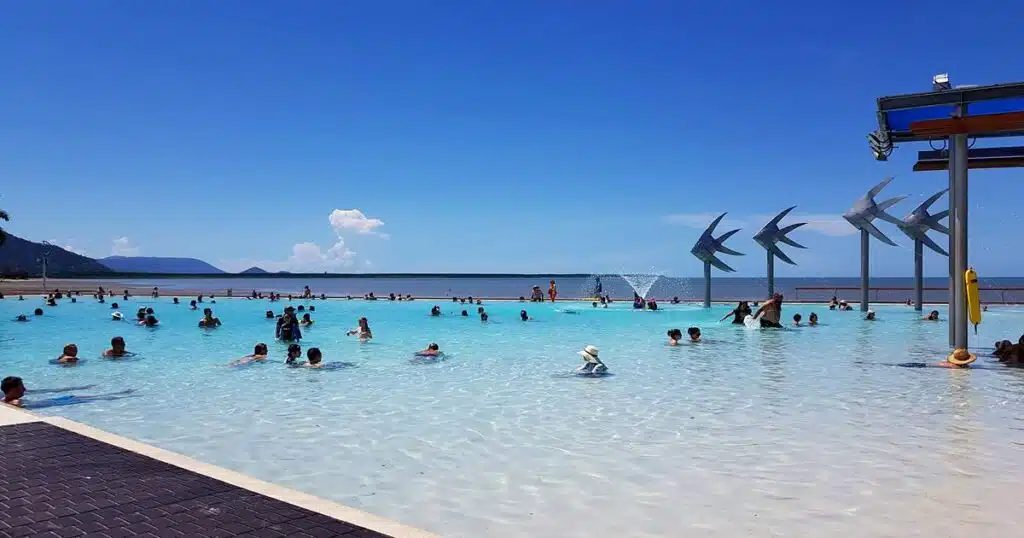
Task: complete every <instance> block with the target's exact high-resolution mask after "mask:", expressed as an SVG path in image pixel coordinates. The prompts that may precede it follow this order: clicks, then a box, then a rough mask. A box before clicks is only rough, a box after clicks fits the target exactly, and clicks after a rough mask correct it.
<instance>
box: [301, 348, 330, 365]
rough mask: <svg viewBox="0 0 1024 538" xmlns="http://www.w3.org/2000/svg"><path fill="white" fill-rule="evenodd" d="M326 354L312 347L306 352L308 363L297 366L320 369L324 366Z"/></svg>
mask: <svg viewBox="0 0 1024 538" xmlns="http://www.w3.org/2000/svg"><path fill="white" fill-rule="evenodd" d="M323 358H324V354H323V353H321V352H320V348H318V347H311V348H309V349H307V350H306V362H303V363H300V364H297V365H296V366H299V367H302V368H320V367H322V366H323Z"/></svg>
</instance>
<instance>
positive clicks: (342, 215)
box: [328, 209, 388, 239]
mask: <svg viewBox="0 0 1024 538" xmlns="http://www.w3.org/2000/svg"><path fill="white" fill-rule="evenodd" d="M328 220H330V222H331V227H332V228H334V232H335V233H337V234H338V235H341V234H342V233H344V232H346V231H348V230H353V231H356V232H359V233H361V234H371V235H379V236H380V237H383V238H385V239H386V238H387V237H388V236H387V234H383V233H380V232H378V231H377V228H380V227H381V226H383V225H384V221H382V220H380V219H371V218H369V217H367V216H366V215H364V214H363V212H362V211H360V210H358V209H335V210H334V211H331V215H330V216H329V217H328Z"/></svg>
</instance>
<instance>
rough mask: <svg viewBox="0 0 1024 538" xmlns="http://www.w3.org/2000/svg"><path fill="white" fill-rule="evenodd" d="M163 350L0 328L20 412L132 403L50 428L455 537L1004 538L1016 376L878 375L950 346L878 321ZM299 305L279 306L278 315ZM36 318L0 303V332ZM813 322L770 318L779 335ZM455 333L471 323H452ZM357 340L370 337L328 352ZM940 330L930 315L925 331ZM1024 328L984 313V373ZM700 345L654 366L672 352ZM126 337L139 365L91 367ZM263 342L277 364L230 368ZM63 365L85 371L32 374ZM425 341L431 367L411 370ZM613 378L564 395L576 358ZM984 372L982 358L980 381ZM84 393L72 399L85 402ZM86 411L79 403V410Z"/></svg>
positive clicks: (411, 329) (176, 320)
mask: <svg viewBox="0 0 1024 538" xmlns="http://www.w3.org/2000/svg"><path fill="white" fill-rule="evenodd" d="M119 302H121V303H122V304H121V307H120V309H121V310H122V311H124V312H133V311H134V309H135V308H137V307H138V306H140V305H145V306H154V307H155V308H156V310H157V315H158V317H159V318H160V319H161V322H162V325H161V326H160V327H159V328H156V329H147V328H142V327H138V326H135V325H132V324H130V323H127V322H121V323H118V322H112V321H110V308H109V306H108V305H99V304H94V303H92V302H91V301H82V302H79V303H77V304H68V303H62V304H61V305H60V306H58V307H54V308H48V309H47V311H46V315H45V316H43V317H42V318H33V319H32V321H31V322H29V323H13V322H9V323H8V322H4V323H0V342H3V344H4V349H5V351H6V358H5V363H4V372H2V374H3V375H11V374H17V375H20V376H22V377H24V378H25V380H26V383H27V384H28V385H29V387H30V388H31V387H38V388H53V387H62V386H76V385H78V386H81V385H88V384H95V385H96V387H95V388H94V389H90V391H96V392H113V391H117V390H123V389H134V390H135V392H134V393H133V396H134V397H132V398H126V399H121V400H112V401H99V402H90V403H86V404H81V405H69V406H61V407H53V408H47V409H43V410H42V412H46V413H53V414H60V415H63V416H67V417H69V418H72V419H74V420H79V421H82V422H85V423H88V424H92V425H95V426H97V427H100V428H103V429H106V430H110V431H113V432H116V433H119V434H122V435H126V436H128V437H133V438H136V439H140V440H142V441H146V442H150V443H153V444H155V445H157V446H162V447H165V448H169V449H171V450H175V451H178V452H182V453H184V454H187V455H190V456H193V457H196V458H199V459H201V460H204V461H209V462H212V463H215V464H218V465H222V466H225V467H228V468H232V469H236V470H239V471H242V472H245V473H248V474H251V475H254V476H256V477H259V478H263V479H267V480H270V481H273V482H277V483H280V484H283V485H286V486H290V487H294V488H297V489H301V490H305V491H308V492H311V493H314V494H317V495H321V496H324V497H327V498H331V499H334V500H337V501H340V502H342V503H344V504H348V505H351V506H354V507H358V508H362V509H365V510H368V511H370V512H373V513H377V514H380V515H383V516H388V517H392V518H395V519H398V520H400V521H402V522H405V523H408V524H411V525H414V526H420V527H425V528H427V529H430V530H434V531H437V532H440V533H442V534H444V535H448V536H462V537H475V536H480V535H483V534H484V533H488V534H493V535H496V536H513V537H514V536H538V535H540V536H579V537H584V536H586V537H592V536H614V535H620V534H621V535H628V536H680V535H683V534H686V533H688V531H690V532H693V531H695V532H697V533H699V534H700V535H701V536H746V535H752V536H772V535H779V536H810V535H823V534H828V533H833V534H835V535H851V536H854V535H856V536H907V535H910V534H915V535H921V536H927V535H935V536H965V537H966V536H972V537H975V536H994V537H995V536H999V537H1005V536H1012V535H1014V534H1015V533H1016V532H1017V531H1016V527H1015V526H1014V524H1015V522H1016V519H1017V518H1016V516H1015V514H1016V513H1018V507H1017V504H1018V503H1017V502H1016V499H1017V497H1018V495H1017V489H1018V488H1019V484H1020V482H1021V480H1022V479H1024V463H1021V462H1024V458H1022V457H1021V456H1022V455H1024V419H1022V418H1021V417H1022V416H1024V413H1021V404H1022V396H1021V394H1022V388H1024V375H1022V374H1024V372H1019V371H1010V370H1006V369H999V368H995V369H992V370H972V371H948V370H939V369H905V368H899V367H894V366H891V365H892V364H895V363H900V362H907V361H924V362H928V361H937V360H939V359H940V358H941V357H942V354H943V351H944V348H945V346H944V342H945V341H946V335H947V333H946V326H945V324H935V323H926V322H922V321H920V320H918V319H916V318H917V316H916V315H915V314H914V313H913V312H912V311H910V310H909V309H905V308H903V307H891V308H880V309H878V311H879V318H880V320H879V321H878V322H875V323H869V322H865V321H863V320H861V319H860V316H859V315H858V314H857V313H854V312H848V313H842V312H830V311H828V310H827V309H824V308H816V310H818V313H819V315H820V316H821V321H822V324H823V325H822V326H820V327H815V328H810V327H803V328H796V329H788V330H783V331H759V330H748V329H746V328H744V327H742V326H739V327H737V326H733V325H731V324H725V323H723V324H717V323H715V321H714V320H716V319H717V318H718V317H721V316H722V315H723V314H724V313H725V309H724V307H718V308H716V309H714V311H713V312H710V313H709V312H705V311H703V310H701V309H696V308H693V307H684V306H678V307H672V306H668V307H666V308H664V309H663V310H662V311H659V312H635V311H632V310H631V309H629V308H628V305H621V306H619V305H615V307H613V308H610V309H597V310H595V309H591V308H589V307H588V306H586V305H583V306H580V305H575V306H574V309H576V310H578V311H579V313H578V314H576V315H567V314H565V313H563V312H558V311H557V310H556V308H555V307H552V306H550V305H536V304H528V305H525V308H527V309H528V310H529V313H530V315H531V316H532V317H534V318H535V321H530V322H520V321H519V320H518V312H519V310H520V309H521V308H523V307H524V305H520V304H518V303H507V304H499V303H494V304H488V305H485V307H486V308H487V310H488V312H490V314H491V320H492V321H491V322H490V323H487V324H483V323H481V322H480V321H479V319H478V318H476V317H475V316H471V317H468V318H463V317H461V316H458V315H457V314H458V312H459V311H461V310H462V309H463V308H467V307H466V306H463V305H452V304H451V303H447V304H446V303H440V305H441V307H442V310H443V311H444V313H445V315H443V316H441V317H439V318H432V317H430V316H428V315H427V314H428V312H429V309H430V306H431V304H432V303H427V302H413V303H388V302H377V303H367V302H363V301H351V302H349V301H316V302H315V304H316V306H317V311H316V312H314V313H313V317H314V319H316V320H317V323H316V325H314V326H313V327H311V328H309V329H305V330H304V334H305V336H306V339H305V340H304V341H303V346H304V347H309V346H317V347H319V348H320V349H321V350H323V353H324V360H325V361H329V362H330V361H344V362H348V363H351V366H349V367H346V368H342V369H338V370H332V371H315V370H308V369H293V368H286V367H285V366H284V365H283V364H282V363H281V362H280V361H282V360H283V358H284V353H285V347H286V346H284V345H283V344H280V343H276V342H273V341H272V340H273V326H274V323H273V321H268V320H265V319H263V312H264V311H265V310H266V309H267V308H273V309H274V310H280V309H281V308H282V306H283V305H282V304H274V305H272V306H271V305H269V304H268V303H267V302H265V301H244V300H220V301H219V302H218V304H216V305H213V307H214V309H215V311H216V313H217V315H218V316H219V317H220V318H221V319H222V320H223V321H224V326H223V327H221V328H219V329H216V330H212V331H204V330H200V329H198V328H196V327H195V325H196V322H197V321H198V317H199V314H198V313H197V312H194V311H189V310H188V306H187V305H177V306H175V305H172V304H170V299H159V300H156V301H151V300H148V299H147V300H142V301H135V300H130V301H119ZM293 304H298V302H295V303H293ZM25 305H30V306H31V307H32V308H34V307H35V303H33V302H31V301H29V302H24V303H18V302H15V301H10V300H5V301H0V318H4V319H12V318H13V317H14V316H15V315H16V314H17V313H19V312H20V311H22V310H31V308H28V307H26V306H25ZM798 310H799V311H801V312H802V313H803V314H804V317H805V319H806V317H807V314H808V313H809V312H810V310H811V308H809V307H807V306H806V305H799V306H789V305H788V306H787V307H786V317H789V316H790V315H791V314H792V313H794V312H795V311H798ZM471 311H472V309H471ZM360 316H367V317H368V318H369V319H370V323H371V327H372V328H373V332H374V335H375V338H374V340H373V341H372V342H370V343H366V344H360V343H359V342H358V341H357V340H355V339H353V338H351V337H347V336H345V331H346V330H348V329H350V328H352V327H353V326H355V322H356V319H357V318H358V317H360ZM943 317H945V313H944V311H943ZM1022 322H1024V312H1016V311H1009V310H1005V311H1004V310H995V309H994V310H993V311H992V312H989V313H988V315H987V316H986V319H985V323H983V324H982V325H981V326H980V327H979V333H980V335H979V336H977V337H975V336H973V335H972V337H971V344H972V346H978V347H979V348H982V349H979V354H984V348H987V347H988V346H989V345H990V344H991V342H992V341H995V340H997V339H1003V338H1010V339H1012V340H1015V339H1016V336H1015V335H1017V333H1018V332H1019V331H1020V327H1021V326H1022V325H1024V323H1022ZM691 325H694V326H699V327H701V328H702V330H703V333H704V335H705V338H706V339H707V340H708V342H706V343H703V344H698V345H683V346H679V347H669V346H666V345H665V343H664V342H665V340H666V338H665V331H666V330H667V329H670V328H681V329H683V330H685V329H686V328H687V327H688V326H691ZM115 335H121V336H124V337H125V339H126V340H127V341H128V348H129V349H131V350H132V351H134V352H135V353H136V354H137V357H136V358H135V359H134V360H131V361H108V360H103V359H100V358H99V354H100V353H101V352H102V350H103V349H104V348H105V347H106V346H107V345H108V344H109V340H110V338H111V337H112V336H115ZM258 341H264V342H267V343H268V344H269V345H270V349H271V360H272V361H277V362H270V363H267V364H253V365H247V366H244V367H240V368H227V367H226V365H227V363H228V362H230V361H231V360H233V359H235V358H238V357H239V356H241V355H244V354H247V353H249V352H251V350H252V346H253V344H255V343H256V342H258ZM68 342H75V343H77V344H78V345H79V348H80V350H81V351H80V356H82V357H85V358H86V359H88V360H87V361H86V362H85V363H83V364H82V365H81V366H78V367H73V368H64V367H58V366H54V365H51V364H49V361H50V360H51V359H53V358H55V357H56V356H57V355H58V354H59V353H60V349H61V347H62V346H63V344H65V343H68ZM430 342H437V343H438V344H439V345H440V347H441V349H442V350H443V351H445V353H446V357H445V360H440V361H417V360H412V353H413V352H414V351H416V350H419V349H422V348H424V347H426V345H427V344H429V343H430ZM587 344H593V345H596V346H598V347H599V348H600V350H601V357H602V359H604V361H605V362H606V363H607V364H608V365H609V366H610V368H611V370H612V372H613V373H614V374H615V375H614V376H610V377H606V378H579V377H575V376H566V375H564V374H566V373H568V372H569V371H571V370H572V369H573V368H575V367H576V366H577V365H578V364H580V359H579V357H578V356H577V355H576V352H577V351H579V350H580V349H582V348H583V346H584V345H587ZM979 363H983V364H986V365H988V364H990V363H991V359H988V358H987V357H984V356H983V357H981V358H979ZM86 392H89V391H86ZM83 393H84V392H83Z"/></svg>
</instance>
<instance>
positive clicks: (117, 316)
mask: <svg viewBox="0 0 1024 538" xmlns="http://www.w3.org/2000/svg"><path fill="white" fill-rule="evenodd" d="M110 317H111V319H115V320H118V321H120V320H121V319H122V318H124V314H122V313H120V312H114V313H113V314H111V315H110Z"/></svg>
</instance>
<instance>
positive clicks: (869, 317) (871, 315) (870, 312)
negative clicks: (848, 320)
mask: <svg viewBox="0 0 1024 538" xmlns="http://www.w3.org/2000/svg"><path fill="white" fill-rule="evenodd" d="M864 320H865V321H876V319H875V311H874V310H868V312H867V314H865V315H864Z"/></svg>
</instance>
